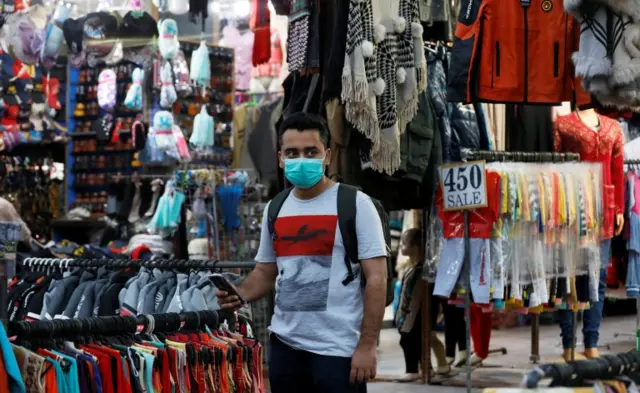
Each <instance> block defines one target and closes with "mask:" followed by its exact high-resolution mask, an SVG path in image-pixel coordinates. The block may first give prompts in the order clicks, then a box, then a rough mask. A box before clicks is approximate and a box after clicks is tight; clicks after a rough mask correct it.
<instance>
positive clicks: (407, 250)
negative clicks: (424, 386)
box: [395, 228, 451, 382]
mask: <svg viewBox="0 0 640 393" xmlns="http://www.w3.org/2000/svg"><path fill="white" fill-rule="evenodd" d="M421 240H422V236H421V233H420V230H419V229H416V228H412V229H409V230H408V231H406V232H405V233H403V234H402V238H401V239H400V251H401V252H402V254H403V255H406V256H408V257H409V262H408V263H407V265H406V266H400V268H401V269H402V270H401V271H400V270H399V271H398V273H399V275H400V274H402V285H401V292H400V301H399V304H398V311H397V312H396V315H395V323H396V327H397V328H398V330H399V332H400V346H401V347H402V351H403V352H404V361H405V367H406V375H405V376H404V377H403V378H402V379H401V381H403V382H410V381H415V380H417V379H419V378H420V371H419V366H420V362H421V359H422V299H424V294H425V293H424V291H425V290H432V288H428V286H427V285H426V282H425V281H424V280H423V279H422V271H423V266H424V258H423V256H422V247H421V245H420V243H421ZM431 299H432V304H430V307H429V308H430V310H431V327H432V329H431V348H432V350H433V353H434V355H435V357H436V362H437V368H436V370H435V372H436V374H448V373H450V372H451V366H450V365H449V364H448V363H447V357H446V352H445V347H444V344H443V343H442V341H440V339H439V338H438V336H437V335H436V331H435V325H436V321H437V319H438V315H439V314H440V303H441V301H440V299H439V298H437V297H436V296H432V297H431Z"/></svg>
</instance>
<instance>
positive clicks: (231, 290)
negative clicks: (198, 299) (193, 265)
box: [211, 273, 247, 304]
mask: <svg viewBox="0 0 640 393" xmlns="http://www.w3.org/2000/svg"><path fill="white" fill-rule="evenodd" d="M211 281H212V282H213V285H215V286H216V288H217V289H219V290H221V291H225V292H227V293H228V294H229V295H236V296H237V297H238V299H240V301H241V302H242V304H247V301H246V300H244V298H243V297H242V296H241V295H240V293H238V289H237V288H236V286H235V285H233V283H232V282H231V281H229V279H227V278H226V277H225V276H223V275H222V274H219V273H214V274H213V275H211Z"/></svg>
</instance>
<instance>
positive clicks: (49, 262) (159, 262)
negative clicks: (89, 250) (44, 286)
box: [18, 258, 256, 270]
mask: <svg viewBox="0 0 640 393" xmlns="http://www.w3.org/2000/svg"><path fill="white" fill-rule="evenodd" d="M18 264H19V265H21V266H23V267H27V268H32V267H35V268H38V267H63V268H67V267H83V268H93V267H108V266H110V267H127V266H139V267H143V266H144V267H148V268H151V269H199V270H215V269H253V268H254V267H255V266H256V262H253V261H244V262H233V261H216V260H189V259H152V260H135V259H83V258H79V259H71V258H69V259H64V258H25V259H24V260H23V261H21V262H18Z"/></svg>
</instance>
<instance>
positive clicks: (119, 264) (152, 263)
mask: <svg viewBox="0 0 640 393" xmlns="http://www.w3.org/2000/svg"><path fill="white" fill-rule="evenodd" d="M16 265H17V266H18V265H20V266H22V267H25V268H27V269H35V270H38V269H43V270H46V269H48V268H62V269H68V268H71V267H78V268H100V267H109V268H119V269H123V268H126V267H146V268H149V269H160V270H167V269H179V270H181V269H187V270H188V269H195V270H216V269H252V268H253V267H255V265H256V263H255V262H233V261H216V260H188V259H152V260H134V259H85V258H78V259H72V258H36V257H30V258H25V259H24V260H22V261H16ZM8 279H9V277H7V270H6V268H5V269H0V304H2V305H4V306H3V307H0V321H2V323H3V325H4V326H5V327H7V321H8V315H7V303H8V299H7V281H8ZM3 286H4V288H1V287H3Z"/></svg>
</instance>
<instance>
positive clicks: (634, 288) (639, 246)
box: [625, 212, 640, 297]
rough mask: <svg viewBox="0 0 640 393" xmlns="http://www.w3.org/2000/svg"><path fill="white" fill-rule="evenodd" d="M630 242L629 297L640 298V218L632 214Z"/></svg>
mask: <svg viewBox="0 0 640 393" xmlns="http://www.w3.org/2000/svg"><path fill="white" fill-rule="evenodd" d="M628 217H629V218H628V222H629V224H628V225H629V240H627V250H628V253H629V254H628V257H627V280H626V283H625V284H626V287H627V296H630V297H636V296H640V217H639V216H638V215H637V214H635V213H633V212H630V213H629V216H628Z"/></svg>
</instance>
